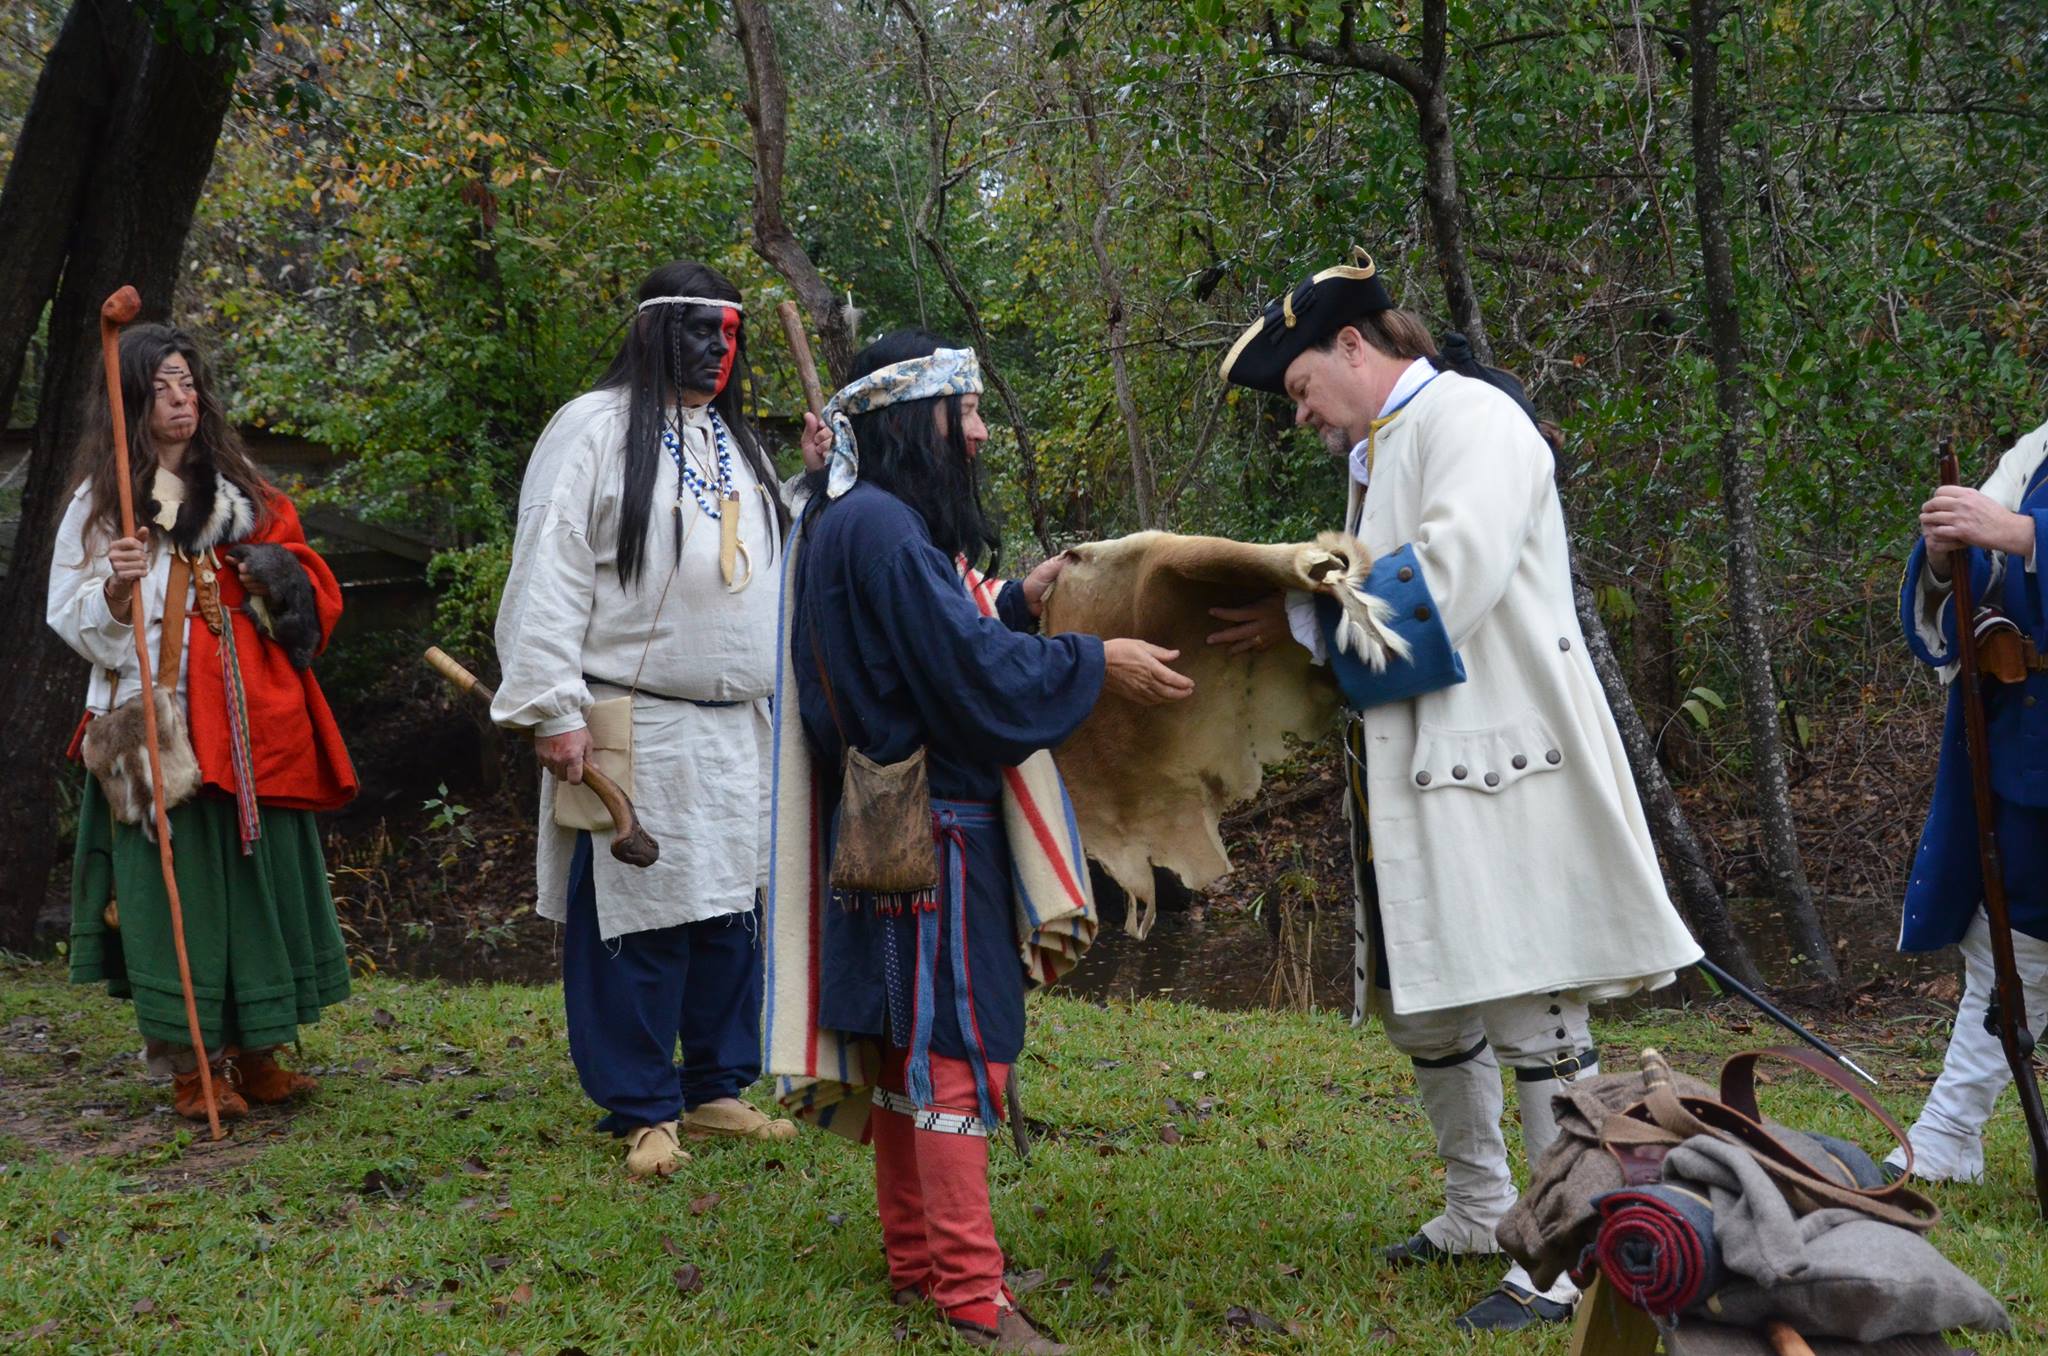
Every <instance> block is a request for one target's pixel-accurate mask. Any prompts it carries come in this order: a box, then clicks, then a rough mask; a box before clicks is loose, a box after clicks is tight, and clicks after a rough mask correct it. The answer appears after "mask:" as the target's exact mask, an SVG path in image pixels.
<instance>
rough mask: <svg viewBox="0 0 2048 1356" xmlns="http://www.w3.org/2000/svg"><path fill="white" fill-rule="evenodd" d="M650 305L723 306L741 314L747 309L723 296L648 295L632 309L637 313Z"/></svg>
mask: <svg viewBox="0 0 2048 1356" xmlns="http://www.w3.org/2000/svg"><path fill="white" fill-rule="evenodd" d="M650 306H723V307H725V308H726V309H727V310H728V311H738V312H739V313H740V314H742V315H745V314H746V311H747V308H746V307H744V306H742V305H740V304H739V303H738V302H736V301H727V300H726V299H725V298H724V297H649V298H648V299H647V300H645V301H643V302H641V303H640V304H639V305H638V306H635V307H634V308H633V310H634V311H635V312H636V313H637V312H640V311H644V310H646V309H647V308H648V307H650Z"/></svg>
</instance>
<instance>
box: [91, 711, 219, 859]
mask: <svg viewBox="0 0 2048 1356" xmlns="http://www.w3.org/2000/svg"><path fill="white" fill-rule="evenodd" d="M156 735H157V748H158V749H159V750H160V751H161V752H162V754H163V760H164V809H165V810H166V811H169V810H171V809H173V808H175V807H177V806H179V805H183V804H184V803H185V802H186V801H188V800H190V799H192V797H193V795H194V794H196V793H197V792H198V790H199V759H198V758H197V757H196V756H195V755H194V754H193V752H192V735H191V732H190V731H189V730H187V729H186V727H185V713H184V712H183V711H182V710H180V709H179V706H178V703H177V701H176V700H175V699H174V698H173V696H172V694H170V693H168V692H165V691H164V690H163V689H161V688H158V689H156ZM79 753H80V755H81V756H82V757H83V758H84V760H85V766H86V767H87V769H88V770H90V771H91V772H92V774H93V776H95V777H98V778H99V779H100V790H102V791H103V792H105V793H106V797H107V808H108V809H110V810H112V811H113V814H114V818H115V819H118V820H119V821H121V822H122V823H123V824H140V825H141V826H142V831H143V833H145V834H147V835H148V836H149V838H150V841H152V842H154V841H155V840H156V812H155V810H154V809H153V808H152V807H151V799H152V792H151V786H150V776H149V745H148V742H147V740H146V738H145V735H144V732H143V723H142V698H141V697H134V698H131V699H130V700H128V701H125V702H123V703H121V705H119V706H117V707H115V708H114V709H113V710H112V711H109V712H108V713H107V714H106V715H104V716H97V717H95V718H94V719H92V720H90V721H88V722H87V723H86V726H85V737H84V740H83V742H82V743H81V745H80V747H79Z"/></svg>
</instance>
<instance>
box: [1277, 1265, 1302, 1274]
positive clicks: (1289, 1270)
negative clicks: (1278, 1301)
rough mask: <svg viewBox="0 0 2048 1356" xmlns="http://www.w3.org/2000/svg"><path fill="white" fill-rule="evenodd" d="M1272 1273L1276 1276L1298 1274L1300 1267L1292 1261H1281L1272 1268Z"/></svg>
mask: <svg viewBox="0 0 2048 1356" xmlns="http://www.w3.org/2000/svg"><path fill="white" fill-rule="evenodd" d="M1273 1274H1274V1275H1276V1276H1299V1275H1300V1274H1301V1268H1300V1267H1298V1266H1296V1265H1294V1263H1292V1262H1282V1263H1280V1264H1279V1265H1277V1266H1275V1267H1274V1268H1273Z"/></svg>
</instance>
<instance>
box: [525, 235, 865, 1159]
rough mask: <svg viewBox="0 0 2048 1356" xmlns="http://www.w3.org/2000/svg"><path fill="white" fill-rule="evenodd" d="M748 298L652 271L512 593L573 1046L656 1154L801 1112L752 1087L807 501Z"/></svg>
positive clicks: (548, 892)
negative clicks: (785, 683)
mask: <svg viewBox="0 0 2048 1356" xmlns="http://www.w3.org/2000/svg"><path fill="white" fill-rule="evenodd" d="M742 317H743V311H742V308H741V305H740V294H739V291H738V289H736V288H735V287H733V285H732V284H731V283H730V282H728V281H726V279H725V278H723V277H721V276H720V275H719V274H718V273H716V272H714V271H713V270H711V269H709V268H707V267H705V266H704V265H702V264H698V263H693V262H689V261H683V262H679V263H674V264H669V265H666V266H664V267H662V268H659V269H656V270H655V271H654V272H653V273H652V274H651V275H649V277H648V278H647V279H646V281H644V282H643V283H642V284H641V285H640V290H639V302H638V306H637V308H636V311H635V314H634V317H633V320H632V322H631V324H630V326H629V328H628V330H627V334H626V338H625V341H624V343H623V345H622V346H621V348H620V350H619V354H618V356H617V358H615V359H614V360H613V362H612V365H611V368H610V369H609V370H608V371H607V372H606V373H605V375H604V376H603V378H601V379H600V381H599V384H598V388H597V389H596V390H594V391H591V392H588V393H587V394H585V395H581V396H578V397H577V398H576V399H575V400H572V401H570V402H569V403H568V404H567V405H565V406H563V407H562V408H561V409H560V410H559V411H557V412H556V414H555V417H554V418H553V419H552V420H550V421H549V422H548V426H547V428H546V430H545V431H544V432H542V434H541V436H540V441H539V443H538V444H536V445H535V447H534V450H533V457H532V460H531V461H530V462H529V463H528V465H527V469H526V478H525V481H524V484H523V485H522V487H521V489H520V495H519V526H518V532H517V535H516V537H515V539H514V542H513V547H512V569H511V573H510V575H509V577H508V578H507V580H506V583H505V593H504V597H503V599H502V601H501V603H500V605H499V610H498V622H497V647H498V661H499V665H500V667H501V668H502V670H503V674H504V679H503V681H502V683H501V684H500V685H499V687H498V692H497V698H496V700H495V701H494V702H493V703H492V707H491V714H492V717H493V718H494V719H495V720H496V721H497V723H498V724H500V725H504V726H509V727H513V728H518V729H528V730H531V731H533V733H534V750H535V753H536V754H537V755H538V757H539V759H540V761H541V764H542V765H543V766H544V767H545V768H546V769H547V771H548V772H549V773H551V774H552V775H551V776H544V777H543V778H542V779H541V798H540V825H539V846H538V861H537V863H536V875H537V878H538V883H539V911H540V914H541V916H542V917H544V918H549V919H553V920H555V921H557V922H559V923H561V924H562V925H563V935H562V989H563V998H564V1003H565V1006H566V1008H567V1013H568V1026H569V1052H570V1056H571V1058H572V1059H573V1060H574V1061H575V1065H576V1073H577V1077H578V1079H579V1080H580V1081H581V1083H582V1085H583V1089H584V1092H585V1093H586V1094H587V1095H588V1096H589V1097H590V1099H591V1100H592V1101H593V1102H595V1103H597V1104H598V1105H599V1106H600V1107H602V1108H604V1110H605V1112H606V1114H605V1116H604V1118H603V1119H602V1120H601V1121H599V1122H598V1128H599V1129H600V1130H605V1131H609V1132H610V1133H612V1134H614V1135H616V1136H618V1137H620V1138H621V1139H623V1140H624V1141H625V1143H626V1169H627V1171H628V1172H629V1173H630V1174H632V1175H635V1176H647V1175H663V1176H665V1175H667V1174H668V1173H670V1172H673V1171H674V1170H675V1168H676V1166H677V1164H679V1163H680V1162H683V1161H685V1160H686V1159H687V1158H688V1155H687V1154H685V1153H683V1152H682V1150H681V1147H680V1144H679V1140H680V1139H681V1138H683V1137H684V1136H695V1137H703V1136H707V1135H731V1136H739V1137H748V1138H755V1139H785V1138H789V1137H792V1136H794V1135H795V1133H796V1127H795V1125H794V1124H793V1123H792V1122H789V1121H786V1120H771V1119H770V1118H768V1117H767V1116H765V1115H764V1114H762V1113H761V1112H760V1111H759V1110H757V1109H756V1108H754V1107H753V1106H751V1105H749V1104H748V1103H747V1102H745V1101H744V1100H742V1098H741V1096H740V1094H741V1093H742V1092H743V1091H744V1090H745V1089H746V1088H747V1087H748V1086H749V1085H751V1084H752V1083H754V1082H755V1081H757V1080H758V1079H759V1078H760V1076H761V1032H760V1016H761V975H762V970H761V965H762V955H761V946H760V928H759V923H758V917H757V905H758V898H757V896H758V891H759V890H760V889H761V887H762V886H763V884H764V883H765V882H766V878H767V870H768V856H767V844H768V797H769V775H770V773H769V743H770V739H771V737H772V733H773V732H772V727H771V724H770V720H769V712H768V697H769V694H770V692H772V691H773V689H774V684H775V640H776V634H777V632H776V586H775V585H776V578H777V575H776V561H777V558H778V555H779V552H780V549H781V541H782V536H783V532H784V530H785V529H786V528H787V526H788V513H787V512H786V510H785V509H784V506H783V504H782V501H781V499H780V496H779V487H778V485H777V483H776V480H775V476H774V468H773V465H772V464H771V463H770V462H769V460H768V458H767V456H766V454H765V453H764V452H763V451H762V449H761V446H760V444H759V442H758V441H757V440H756V439H755V438H754V436H753V433H752V431H751V430H750V429H749V428H748V427H747V425H746V421H745V419H744V418H743V416H742V414H741V409H740V401H739V387H740V381H739V379H738V378H736V377H735V376H734V373H735V370H736V369H737V370H738V371H741V372H744V370H745V366H744V348H743V343H744V341H743V333H744V331H743V328H742V323H743V322H742ZM829 445H830V435H829V434H824V435H823V442H822V445H821V447H820V448H819V449H818V450H817V452H816V455H817V456H818V459H819V464H821V465H822V462H823V458H822V449H823V447H825V446H829ZM811 455H813V451H812V449H811V447H810V444H809V443H808V442H807V444H806V456H807V457H808V456H811ZM586 762H594V763H595V764H596V765H597V766H598V767H599V768H601V769H603V770H604V771H606V772H607V773H609V774H610V775H611V776H612V777H613V779H614V780H615V781H618V782H619V783H620V784H621V785H622V786H625V787H626V788H627V790H628V791H629V794H631V795H632V796H633V798H634V801H635V807H636V809H637V810H638V811H639V814H640V818H641V821H642V822H643V823H644V824H645V825H646V827H647V828H648V830H649V831H650V832H651V833H652V834H653V835H654V837H655V839H656V840H657V841H658V842H659V843H660V845H661V855H660V859H659V860H658V861H656V862H655V863H654V864H653V865H652V866H648V867H636V866H629V865H626V864H624V863H621V862H619V861H616V860H614V859H613V858H612V856H611V854H610V853H609V852H608V851H606V850H605V846H606V840H608V839H609V837H610V836H611V823H610V819H609V817H608V816H606V815H605V814H604V811H603V808H602V806H601V804H600V803H599V802H597V800H596V798H595V797H594V796H592V795H591V793H590V791H589V790H588V788H586V787H583V786H581V785H579V783H580V782H581V781H582V780H583V769H584V766H585V764H586ZM679 1044H680V1046H681V1050H682V1056H683V1062H682V1066H681V1068H680V1069H678V1067H677V1065H676V1063H675V1053H676V1049H677V1047H678V1045H679ZM679 1127H680V1128H679Z"/></svg>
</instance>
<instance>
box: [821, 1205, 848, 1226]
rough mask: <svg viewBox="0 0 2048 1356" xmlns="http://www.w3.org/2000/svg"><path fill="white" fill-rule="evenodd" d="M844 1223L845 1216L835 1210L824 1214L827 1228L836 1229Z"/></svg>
mask: <svg viewBox="0 0 2048 1356" xmlns="http://www.w3.org/2000/svg"><path fill="white" fill-rule="evenodd" d="M844 1223H846V1216H845V1215H843V1214H841V1213H840V1212H838V1211H836V1210H835V1211H833V1212H832V1213H831V1214H829V1215H827V1216H825V1227H826V1228H828V1229H837V1228H838V1227H839V1226H840V1225H842V1224H844Z"/></svg>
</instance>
